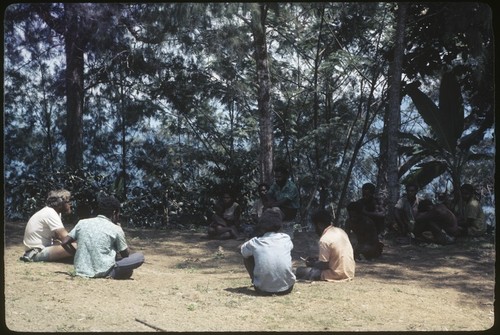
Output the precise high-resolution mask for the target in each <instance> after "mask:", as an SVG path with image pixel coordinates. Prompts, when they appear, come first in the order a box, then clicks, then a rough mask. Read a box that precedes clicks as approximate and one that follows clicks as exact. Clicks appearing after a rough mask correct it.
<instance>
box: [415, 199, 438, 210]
mask: <svg viewBox="0 0 500 335" xmlns="http://www.w3.org/2000/svg"><path fill="white" fill-rule="evenodd" d="M432 205H434V203H433V202H432V200H431V199H422V200H420V202H419V203H418V211H419V212H425V211H427V210H428V208H429V206H432Z"/></svg>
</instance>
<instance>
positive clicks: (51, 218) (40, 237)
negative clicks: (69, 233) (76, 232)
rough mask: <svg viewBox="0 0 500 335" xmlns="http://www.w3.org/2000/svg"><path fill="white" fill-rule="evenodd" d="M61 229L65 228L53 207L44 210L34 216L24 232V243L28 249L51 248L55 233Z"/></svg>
mask: <svg viewBox="0 0 500 335" xmlns="http://www.w3.org/2000/svg"><path fill="white" fill-rule="evenodd" d="M60 228H64V225H63V223H62V221H61V216H60V214H58V213H57V212H56V210H55V209H54V208H52V207H48V206H46V207H44V208H42V209H41V210H39V211H38V212H36V213H35V214H33V216H32V217H31V218H30V219H29V221H28V224H27V225H26V229H25V230H24V239H23V243H24V245H25V246H26V249H27V250H28V249H32V248H41V249H43V248H45V247H49V246H51V245H52V242H53V241H52V238H53V237H54V231H55V230H57V229H60Z"/></svg>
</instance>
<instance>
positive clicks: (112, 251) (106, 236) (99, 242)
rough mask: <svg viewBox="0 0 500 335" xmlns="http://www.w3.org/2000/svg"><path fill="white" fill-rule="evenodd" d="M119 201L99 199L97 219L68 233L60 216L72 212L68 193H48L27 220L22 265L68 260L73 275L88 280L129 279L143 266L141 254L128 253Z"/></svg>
mask: <svg viewBox="0 0 500 335" xmlns="http://www.w3.org/2000/svg"><path fill="white" fill-rule="evenodd" d="M120 208H121V205H120V202H119V201H118V199H116V198H115V197H113V196H102V197H100V198H99V199H98V208H97V213H96V214H97V216H96V217H93V218H88V219H83V220H80V221H78V223H77V224H76V226H75V227H74V228H73V229H72V230H71V231H70V232H68V231H67V230H66V228H65V227H64V225H63V223H62V220H61V214H70V213H71V211H72V210H71V192H69V191H68V190H65V189H61V190H54V191H51V192H49V194H48V197H47V200H46V206H45V207H44V208H42V209H41V210H39V211H38V212H36V213H35V214H34V215H33V216H32V217H31V218H30V219H29V221H28V223H27V225H26V228H25V231H24V238H23V244H24V246H25V252H24V254H23V255H22V256H21V260H22V261H25V262H57V261H63V262H64V261H71V262H73V263H74V266H75V274H76V275H77V276H81V277H89V278H113V279H128V278H130V277H131V276H132V273H133V270H134V269H136V268H138V267H139V266H141V265H142V264H143V263H144V255H143V254H142V253H130V250H129V248H128V246H127V242H126V240H125V234H124V232H123V229H122V228H121V226H120V223H119V217H120Z"/></svg>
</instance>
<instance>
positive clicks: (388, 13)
mask: <svg viewBox="0 0 500 335" xmlns="http://www.w3.org/2000/svg"><path fill="white" fill-rule="evenodd" d="M396 8H397V4H396V3H370V2H361V3H357V2H346V3H341V2H331V3H326V2H325V3H322V2H319V3H293V2H292V3H116V4H115V3H109V4H104V3H103V4H99V3H87V4H83V3H81V4H57V3H53V4H23V3H20V4H14V5H11V6H9V7H8V8H7V10H6V12H5V20H4V46H5V54H4V92H5V94H4V171H5V173H4V178H5V200H6V215H8V216H9V217H14V218H26V217H28V216H29V215H30V214H31V213H32V212H33V211H34V210H35V209H36V208H37V207H38V206H40V205H41V204H43V200H44V197H45V195H46V193H47V192H48V191H49V190H50V189H52V188H56V187H66V188H68V189H71V191H72V192H73V193H74V197H75V199H76V201H77V208H78V210H77V211H76V214H75V215H74V217H72V219H73V220H76V219H78V218H81V217H85V216H88V215H90V213H91V211H92V208H93V206H95V199H96V197H97V196H98V195H99V194H101V193H107V194H115V195H116V196H118V197H119V198H120V200H121V201H122V202H123V208H124V219H125V220H126V221H127V224H129V225H133V226H144V227H152V226H154V227H166V226H172V225H176V224H179V225H180V224H182V225H186V224H194V225H197V226H202V225H203V224H204V223H206V220H207V217H208V216H209V214H210V210H211V206H212V204H213V202H214V201H215V199H216V198H217V197H218V196H219V195H220V194H221V192H223V191H224V190H230V191H232V192H233V193H235V195H236V197H237V200H238V202H240V203H241V204H242V205H243V206H244V207H245V208H248V206H249V204H250V202H251V201H252V200H253V199H254V198H255V197H256V194H255V193H254V190H255V188H256V186H257V184H258V183H259V182H260V181H262V180H268V179H269V178H270V171H269V170H268V169H269V168H270V167H271V166H270V164H272V161H281V160H283V161H285V162H287V163H288V164H289V165H290V166H291V168H292V178H293V180H294V181H295V182H296V183H297V185H298V186H299V190H300V195H301V210H300V220H302V221H303V222H304V223H306V222H307V220H308V218H307V217H308V213H309V212H310V210H312V209H314V208H318V207H326V206H330V207H331V208H332V209H334V210H336V213H337V215H342V211H341V210H342V209H343V208H344V206H345V204H346V203H347V202H348V201H350V200H353V199H355V198H357V197H359V196H360V194H359V188H360V186H361V185H362V184H363V183H364V182H368V181H370V182H376V180H377V175H380V171H381V169H382V170H383V169H384V165H383V162H384V159H385V157H386V156H387V153H385V152H381V151H380V146H379V143H380V141H382V140H383V139H384V134H383V126H384V122H385V120H384V113H385V110H386V108H387V103H388V100H387V99H388V98H387V96H388V95H387V94H388V70H389V64H390V62H391V60H392V57H393V56H394V55H393V51H394V40H393V36H394V29H395V27H396V26H395V24H396V23H395V22H396V21H395V20H396V15H395V10H396ZM464 17H468V18H469V20H463V19H462V18H464ZM465 22H468V23H467V24H466V23H465ZM405 34H406V38H405V40H406V41H407V42H406V44H405V56H404V60H403V66H402V72H403V80H402V84H403V90H402V96H404V95H405V94H407V93H408V92H409V91H408V90H409V89H411V88H412V87H413V86H412V85H420V87H419V89H420V90H421V92H425V94H426V95H427V96H428V98H429V100H428V101H427V102H429V101H431V102H436V101H451V100H449V99H445V98H440V97H439V83H440V81H441V77H442V74H443V73H445V72H450V71H452V72H453V73H454V74H455V76H456V78H457V80H458V82H457V87H455V88H454V90H455V91H456V90H460V91H461V92H462V97H463V104H461V106H463V107H464V118H463V120H462V121H463V122H464V129H468V131H467V132H464V133H463V136H462V137H461V138H460V141H459V142H457V143H454V145H451V144H450V145H449V147H446V146H447V145H448V144H446V143H443V142H442V141H441V140H439V141H438V142H439V147H443V148H444V147H446V149H447V150H459V151H460V152H461V151H463V150H464V148H467V149H472V151H471V152H472V154H473V155H472V156H471V159H470V160H468V162H469V165H465V166H464V167H463V169H461V170H460V174H461V175H460V177H459V178H461V180H464V181H465V180H468V181H474V182H477V184H479V185H481V186H482V189H484V190H491V185H492V176H490V175H489V174H487V175H485V176H484V178H483V179H482V180H478V179H477V176H475V175H474V173H473V171H472V170H471V166H476V167H477V170H481V171H488V169H485V168H484V167H485V166H490V165H491V164H492V160H491V158H488V159H482V160H475V159H473V158H480V157H479V156H474V155H475V154H477V153H484V152H488V150H489V151H490V152H491V151H493V150H494V143H492V142H491V139H490V138H491V135H490V134H491V129H492V126H493V120H494V119H493V110H494V100H493V83H494V81H493V78H494V77H493V71H492V68H493V64H494V63H493V62H494V61H493V59H494V57H493V48H492V43H493V41H492V27H491V10H489V8H488V7H487V6H485V5H482V4H481V3H464V4H460V5H457V4H455V5H454V6H450V5H449V4H447V3H411V4H410V5H409V12H408V22H407V29H406V31H405ZM69 42H74V43H75V44H74V45H73V46H77V49H76V50H77V51H78V53H76V54H75V55H76V56H78V54H79V53H80V52H81V55H82V56H83V58H82V63H81V67H79V66H80V65H79V63H75V64H73V63H72V62H73V61H75V59H72V56H71V55H73V54H71V53H68V50H75V49H69V46H68V43H69ZM260 52H262V53H260ZM71 64H73V65H71ZM69 69H74V70H75V71H80V70H81V71H82V72H81V79H82V82H83V85H82V87H81V88H78V92H76V93H78V94H80V93H81V95H82V96H81V100H79V99H80V98H78V97H79V95H78V94H74V95H72V94H73V93H75V92H74V91H73V89H72V88H70V87H68V85H69V84H68V83H70V81H68V74H69V72H68V71H69ZM21 92H22V93H21ZM413 93H415V92H414V91H413ZM442 94H447V93H446V92H443V93H442ZM72 99H73V100H72ZM75 99H76V100H77V101H76V100H75ZM71 101H72V103H73V104H75V103H77V104H81V105H78V106H79V107H81V112H82V113H81V118H82V119H81V126H78V122H79V121H78V120H77V121H78V122H76V121H75V122H76V123H75V122H74V121H71V120H72V119H71V118H68V116H70V115H71V111H72V110H74V107H72V106H73V105H72V103H70V102H71ZM453 104H454V103H453ZM459 105H460V104H459ZM459 105H457V104H454V105H449V106H447V107H446V108H448V109H453V108H456V107H458V106H459ZM402 106H403V108H402V113H401V123H402V129H401V130H402V131H407V130H411V129H414V130H415V129H418V132H417V131H415V132H414V135H417V133H418V135H419V136H420V135H422V136H421V137H418V138H419V140H420V141H427V142H429V141H431V140H432V141H434V140H435V139H440V138H441V139H445V138H450V137H453V136H455V135H457V133H458V130H456V129H458V128H460V127H459V126H460V125H459V124H458V125H456V127H455V126H454V127H451V128H446V127H445V129H442V131H441V132H437V133H436V132H435V129H434V128H432V126H430V125H428V124H427V123H426V122H427V120H426V117H424V118H423V119H422V118H420V116H419V115H417V113H416V107H415V108H413V107H412V105H411V104H409V100H408V98H407V97H406V98H404V99H403V101H402ZM439 107H441V106H439ZM412 108H413V109H412ZM443 108H445V107H443ZM441 121H443V120H441ZM454 121H457V120H454ZM458 121H460V120H458ZM266 122H267V123H266ZM267 124H269V128H266V127H267V126H266V125H267ZM75 125H76V126H75ZM72 126H73V127H76V128H71V127H72ZM431 128H432V129H431ZM452 128H453V129H452ZM68 129H73V130H70V131H68ZM450 130H452V131H453V134H450V133H447V132H448V131H450ZM263 135H266V136H263ZM460 135H462V133H460ZM440 136H441V137H440ZM73 137H75V138H76V140H77V142H71V141H69V140H68V139H71V138H73ZM414 139H417V136H415V137H414ZM78 140H81V143H80V144H78ZM388 140H389V141H395V142H393V143H396V142H397V143H396V144H399V145H400V148H401V151H400V152H399V156H398V157H399V159H400V170H401V171H403V170H404V171H406V172H408V171H414V170H415V169H416V168H418V167H417V166H416V164H417V163H422V162H428V161H430V158H429V156H425V155H426V154H427V155H428V154H430V152H429V151H425V150H424V151H420V152H419V155H420V158H423V160H417V159H416V158H412V157H411V155H410V154H409V152H410V151H409V150H408V148H407V147H406V145H408V143H409V142H408V141H409V140H408V137H401V138H399V139H398V138H390V139H388ZM265 141H270V142H269V143H265ZM71 143H77V144H78V145H81V153H78V152H77V153H75V152H74V150H73V149H72V145H73V144H71ZM75 148H77V150H76V151H78V150H80V149H78V148H79V147H78V146H76V147H75ZM478 148H481V150H479V149H478ZM68 153H70V154H71V153H73V154H76V156H67V157H65V155H68ZM80 155H81V157H80ZM413 155H416V152H413ZM484 157H485V156H481V158H484ZM69 158H71V160H70V161H68V159H69ZM80 159H81V160H80ZM264 160H267V161H266V162H264ZM269 160H271V161H269ZM75 162H79V163H78V164H76V166H74V165H75V164H74V163H75ZM264 163H265V164H264ZM490 171H491V170H490ZM403 177H404V176H403V174H401V178H403ZM379 180H380V183H381V184H382V183H385V182H384V181H383V178H380V179H379ZM440 180H441V179H440ZM483 181H484V182H483ZM378 186H379V187H380V188H381V189H384V186H386V185H378ZM490 193H491V192H490ZM338 219H339V218H338Z"/></svg>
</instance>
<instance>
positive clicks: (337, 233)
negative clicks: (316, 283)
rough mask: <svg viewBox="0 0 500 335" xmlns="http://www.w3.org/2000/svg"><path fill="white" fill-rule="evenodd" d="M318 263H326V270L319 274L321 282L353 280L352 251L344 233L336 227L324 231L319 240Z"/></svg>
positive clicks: (347, 237)
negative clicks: (327, 264)
mask: <svg viewBox="0 0 500 335" xmlns="http://www.w3.org/2000/svg"><path fill="white" fill-rule="evenodd" d="M318 260H319V261H323V262H326V261H328V263H329V266H328V269H326V270H323V271H322V272H321V279H322V280H327V281H330V280H335V281H338V280H349V279H352V278H354V268H355V262H354V251H353V248H352V245H351V242H350V241H349V236H347V234H346V232H345V231H344V230H343V229H341V228H338V227H334V226H330V227H328V228H326V229H325V231H324V232H323V235H322V236H321V238H320V240H319V257H318Z"/></svg>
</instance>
